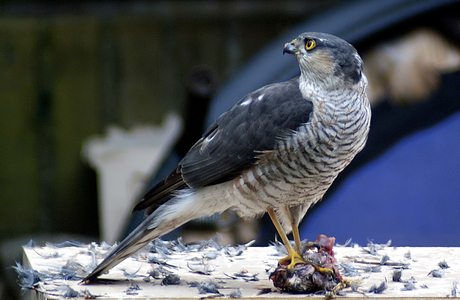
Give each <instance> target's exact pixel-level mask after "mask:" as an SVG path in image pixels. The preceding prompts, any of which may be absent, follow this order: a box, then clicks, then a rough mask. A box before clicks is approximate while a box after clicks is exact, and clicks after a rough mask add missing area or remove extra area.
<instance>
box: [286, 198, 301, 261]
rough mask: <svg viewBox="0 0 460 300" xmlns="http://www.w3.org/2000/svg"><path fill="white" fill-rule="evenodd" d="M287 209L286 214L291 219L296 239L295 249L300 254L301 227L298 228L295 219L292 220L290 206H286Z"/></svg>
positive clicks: (293, 234)
mask: <svg viewBox="0 0 460 300" xmlns="http://www.w3.org/2000/svg"><path fill="white" fill-rule="evenodd" d="M285 209H286V214H287V216H288V218H289V221H290V222H291V228H292V236H293V237H294V242H295V249H296V250H297V252H299V253H300V234H299V227H297V224H295V223H294V219H293V218H292V215H291V210H290V209H289V206H286V207H285Z"/></svg>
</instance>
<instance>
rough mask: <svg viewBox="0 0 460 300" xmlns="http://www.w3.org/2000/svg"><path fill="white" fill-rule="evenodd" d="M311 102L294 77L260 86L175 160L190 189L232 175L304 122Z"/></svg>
mask: <svg viewBox="0 0 460 300" xmlns="http://www.w3.org/2000/svg"><path fill="white" fill-rule="evenodd" d="M312 110H313V104H312V102H311V101H308V100H305V99H303V98H302V95H301V93H300V90H299V82H298V78H294V79H291V80H289V81H286V82H281V83H275V84H271V85H268V86H265V87H263V88H260V89H258V90H256V91H254V92H252V93H250V94H248V95H247V96H246V97H244V98H243V99H241V100H240V101H239V102H238V103H237V104H236V105H235V106H234V107H233V108H231V109H230V110H229V111H227V112H226V113H224V114H223V115H221V116H220V117H219V118H218V119H217V120H216V121H215V122H214V123H213V124H211V126H210V127H209V128H208V129H207V130H206V132H205V133H204V134H203V137H202V138H201V139H200V140H199V141H198V142H197V143H196V144H195V145H194V146H193V147H192V148H191V149H190V151H189V152H188V153H187V155H186V156H185V157H184V158H183V159H182V161H181V162H180V163H179V165H180V166H181V172H182V177H183V179H184V181H185V182H186V183H187V185H188V186H189V187H191V188H199V187H202V186H207V185H212V184H216V183H219V182H223V181H226V180H228V179H231V178H232V177H234V176H236V175H237V174H238V173H239V172H240V171H241V170H242V169H244V168H246V167H247V166H248V165H251V164H253V163H254V162H255V161H256V159H257V155H258V154H259V153H260V151H266V150H273V149H274V148H275V147H276V144H277V143H276V141H277V138H280V137H283V135H286V134H288V133H289V131H291V130H296V129H297V128H298V127H299V126H300V125H301V124H303V123H306V122H308V120H309V117H310V113H311V112H312Z"/></svg>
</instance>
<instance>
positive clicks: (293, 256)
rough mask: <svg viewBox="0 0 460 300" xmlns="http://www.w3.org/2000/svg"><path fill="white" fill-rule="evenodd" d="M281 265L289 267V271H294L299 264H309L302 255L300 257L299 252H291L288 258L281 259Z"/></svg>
mask: <svg viewBox="0 0 460 300" xmlns="http://www.w3.org/2000/svg"><path fill="white" fill-rule="evenodd" d="M279 264H280V265H288V267H287V268H288V269H289V270H292V269H293V268H294V267H295V265H297V264H308V262H306V261H305V260H304V259H303V257H302V255H300V253H299V252H297V251H295V250H293V251H290V253H289V254H288V255H287V256H286V257H284V258H282V259H280V260H279Z"/></svg>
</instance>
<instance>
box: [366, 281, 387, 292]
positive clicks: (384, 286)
mask: <svg viewBox="0 0 460 300" xmlns="http://www.w3.org/2000/svg"><path fill="white" fill-rule="evenodd" d="M387 288H388V286H387V281H386V279H385V280H384V281H382V282H381V283H380V285H379V286H377V285H376V284H374V285H373V286H371V288H370V289H369V290H368V291H367V292H368V293H374V294H381V293H383V291H385V290H386V289H387Z"/></svg>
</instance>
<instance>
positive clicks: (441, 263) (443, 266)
mask: <svg viewBox="0 0 460 300" xmlns="http://www.w3.org/2000/svg"><path fill="white" fill-rule="evenodd" d="M438 266H439V267H440V268H441V269H448V268H450V266H449V265H448V264H447V262H446V260H443V261H441V262H439V263H438Z"/></svg>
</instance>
